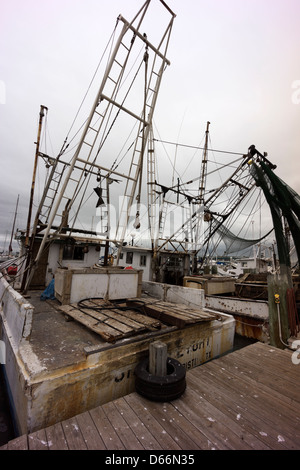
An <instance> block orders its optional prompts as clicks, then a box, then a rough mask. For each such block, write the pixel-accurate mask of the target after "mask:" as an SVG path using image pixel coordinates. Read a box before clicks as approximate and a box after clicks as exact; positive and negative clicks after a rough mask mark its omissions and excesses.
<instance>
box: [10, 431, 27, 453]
mask: <svg viewBox="0 0 300 470" xmlns="http://www.w3.org/2000/svg"><path fill="white" fill-rule="evenodd" d="M7 450H28V436H27V435H23V436H20V437H16V439H13V440H12V441H9V442H8V443H7Z"/></svg>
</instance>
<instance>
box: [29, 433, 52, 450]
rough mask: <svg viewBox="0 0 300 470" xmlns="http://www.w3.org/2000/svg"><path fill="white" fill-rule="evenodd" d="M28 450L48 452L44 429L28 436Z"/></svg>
mask: <svg viewBox="0 0 300 470" xmlns="http://www.w3.org/2000/svg"><path fill="white" fill-rule="evenodd" d="M28 446H29V450H48V441H47V436H46V431H45V429H40V430H39V431H36V432H34V433H32V434H30V435H29V436H28Z"/></svg>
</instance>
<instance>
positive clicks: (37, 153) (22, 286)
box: [21, 105, 48, 293]
mask: <svg viewBox="0 0 300 470" xmlns="http://www.w3.org/2000/svg"><path fill="white" fill-rule="evenodd" d="M44 111H46V112H47V111H48V108H47V107H46V106H43V105H41V107H40V118H39V125H38V134H37V141H36V149H35V157H34V165H33V173H32V182H31V190H30V200H29V209H28V216H27V227H26V237H25V249H26V250H27V257H26V263H25V270H24V274H23V278H22V284H21V291H23V289H24V287H25V283H26V279H27V274H28V269H27V268H28V266H29V264H30V260H31V252H32V247H33V242H34V234H32V240H31V242H30V244H29V235H30V223H31V215H32V206H33V197H34V189H35V179H36V170H37V162H38V157H39V152H40V141H41V132H42V123H43V118H44V116H45V113H44ZM24 293H25V292H24Z"/></svg>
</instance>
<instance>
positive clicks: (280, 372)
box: [1, 344, 300, 451]
mask: <svg viewBox="0 0 300 470" xmlns="http://www.w3.org/2000/svg"><path fill="white" fill-rule="evenodd" d="M291 354H292V352H288V353H287V352H286V351H282V350H275V351H274V348H270V346H267V345H263V344H257V345H256V344H254V345H252V346H248V347H247V348H244V349H243V350H239V351H235V352H233V353H230V354H228V355H225V356H223V357H220V358H218V359H215V360H212V361H210V362H207V363H205V364H202V365H201V366H198V367H196V368H194V369H191V370H190V371H188V372H187V389H186V391H185V393H184V394H183V395H182V396H181V397H180V398H179V399H177V400H174V401H173V402H170V403H158V402H152V401H149V400H147V399H145V398H143V397H141V396H139V395H138V394H137V393H135V392H134V393H131V394H129V395H127V396H125V397H122V398H118V399H117V400H114V401H113V402H110V403H107V404H105V405H102V406H98V407H96V408H94V409H93V410H90V411H87V412H84V413H82V414H81V415H79V416H76V417H74V418H71V419H69V420H65V421H63V422H62V423H58V424H56V425H54V426H50V427H48V428H47V429H46V430H40V431H37V432H35V433H31V434H29V435H28V436H27V435H25V436H21V437H19V438H16V439H14V440H12V441H10V442H8V443H7V445H5V446H3V447H2V448H1V450H10V449H40V448H43V449H49V450H50V449H66V448H68V449H107V450H114V451H115V450H128V449H131V450H133V449H134V450H135V449H148V450H162V449H163V450H166V451H172V450H196V449H199V450H201V449H224V450H225V449H230V450H231V449H235V450H238V449H253V450H254V449H255V450H263V449H265V450H267V449H272V450H300V397H299V394H298V393H296V392H298V389H299V385H298V384H299V373H300V366H299V365H294V364H293V363H292V361H291ZM285 371H286V372H287V379H286V381H285V389H284V387H283V382H281V381H280V380H279V379H280V378H282V377H283V378H284V374H285ZM277 383H279V385H278V386H276V384H277Z"/></svg>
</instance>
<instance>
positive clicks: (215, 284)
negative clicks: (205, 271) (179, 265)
mask: <svg viewBox="0 0 300 470" xmlns="http://www.w3.org/2000/svg"><path fill="white" fill-rule="evenodd" d="M235 282H236V280H235V279H234V278H223V277H221V278H211V279H207V278H205V277H201V276H185V277H184V278H183V285H184V287H190V288H193V289H203V290H204V292H205V294H206V295H218V294H219V295H220V294H228V293H233V292H234V291H235Z"/></svg>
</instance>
